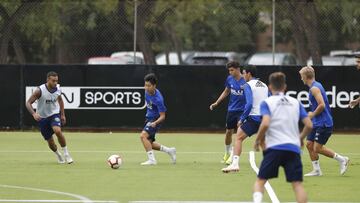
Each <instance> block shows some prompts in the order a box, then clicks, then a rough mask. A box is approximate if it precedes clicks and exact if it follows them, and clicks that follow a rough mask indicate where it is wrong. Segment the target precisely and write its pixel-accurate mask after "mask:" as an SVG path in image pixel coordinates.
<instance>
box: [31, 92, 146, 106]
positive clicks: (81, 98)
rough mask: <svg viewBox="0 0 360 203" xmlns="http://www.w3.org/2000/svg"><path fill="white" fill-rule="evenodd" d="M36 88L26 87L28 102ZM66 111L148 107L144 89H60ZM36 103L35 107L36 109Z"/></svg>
mask: <svg viewBox="0 0 360 203" xmlns="http://www.w3.org/2000/svg"><path fill="white" fill-rule="evenodd" d="M36 88H37V87H36V86H26V90H25V91H26V100H27V99H28V98H29V97H30V96H31V95H32V93H33V92H34V90H35V89H36ZM60 89H61V92H62V98H63V101H64V106H65V109H133V110H140V109H144V108H145V107H146V102H145V90H144V88H143V87H60ZM36 105H37V104H36V102H35V103H34V104H33V107H34V108H36Z"/></svg>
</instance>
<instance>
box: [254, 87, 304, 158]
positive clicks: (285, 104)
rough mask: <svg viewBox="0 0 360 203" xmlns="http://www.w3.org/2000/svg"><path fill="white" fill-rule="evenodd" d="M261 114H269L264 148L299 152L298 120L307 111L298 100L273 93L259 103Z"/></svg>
mask: <svg viewBox="0 0 360 203" xmlns="http://www.w3.org/2000/svg"><path fill="white" fill-rule="evenodd" d="M260 108H261V115H270V126H269V129H268V130H267V132H266V134H265V144H266V148H272V149H280V150H288V151H294V152H297V153H300V132H299V120H302V119H303V118H305V117H307V113H306V111H305V109H304V107H303V106H302V104H300V102H299V101H298V100H296V99H295V98H292V97H290V96H285V95H284V94H283V93H280V94H277V95H273V96H271V97H269V98H267V99H265V101H264V102H263V103H262V104H261V107H260Z"/></svg>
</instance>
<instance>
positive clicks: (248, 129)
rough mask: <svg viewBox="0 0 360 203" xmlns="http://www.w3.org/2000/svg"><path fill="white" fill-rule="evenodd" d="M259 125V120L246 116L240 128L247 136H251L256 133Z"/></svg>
mask: <svg viewBox="0 0 360 203" xmlns="http://www.w3.org/2000/svg"><path fill="white" fill-rule="evenodd" d="M259 127H260V122H257V121H254V120H253V119H252V118H250V117H249V118H247V119H246V120H245V121H244V123H243V124H242V125H241V129H242V130H243V131H244V132H245V133H246V135H247V136H249V137H251V136H252V135H253V134H255V133H257V131H258V130H259Z"/></svg>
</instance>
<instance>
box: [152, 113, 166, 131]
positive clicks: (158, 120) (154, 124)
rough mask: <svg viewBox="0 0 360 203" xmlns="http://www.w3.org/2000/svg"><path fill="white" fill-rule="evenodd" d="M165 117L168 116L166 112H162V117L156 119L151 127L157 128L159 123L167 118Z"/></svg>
mask: <svg viewBox="0 0 360 203" xmlns="http://www.w3.org/2000/svg"><path fill="white" fill-rule="evenodd" d="M165 117H166V116H165V112H160V117H159V118H158V119H157V120H156V121H154V122H152V123H151V124H150V125H151V127H153V128H155V127H156V126H157V125H158V124H159V123H161V122H163V121H164V120H165Z"/></svg>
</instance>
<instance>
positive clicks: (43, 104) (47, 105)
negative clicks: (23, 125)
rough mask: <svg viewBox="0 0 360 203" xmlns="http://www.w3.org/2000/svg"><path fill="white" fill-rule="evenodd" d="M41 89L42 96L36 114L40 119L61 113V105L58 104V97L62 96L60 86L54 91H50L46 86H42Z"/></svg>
mask: <svg viewBox="0 0 360 203" xmlns="http://www.w3.org/2000/svg"><path fill="white" fill-rule="evenodd" d="M39 89H40V91H41V95H40V97H39V99H38V100H37V109H36V112H37V113H38V114H39V115H40V117H41V118H47V117H50V116H52V115H54V114H58V113H60V105H59V103H58V97H59V96H61V90H60V84H58V85H57V86H56V88H55V89H53V90H49V89H48V88H47V86H46V84H42V85H40V87H39Z"/></svg>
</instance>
